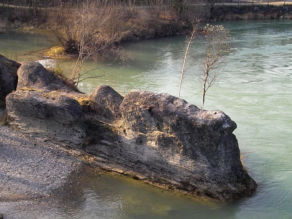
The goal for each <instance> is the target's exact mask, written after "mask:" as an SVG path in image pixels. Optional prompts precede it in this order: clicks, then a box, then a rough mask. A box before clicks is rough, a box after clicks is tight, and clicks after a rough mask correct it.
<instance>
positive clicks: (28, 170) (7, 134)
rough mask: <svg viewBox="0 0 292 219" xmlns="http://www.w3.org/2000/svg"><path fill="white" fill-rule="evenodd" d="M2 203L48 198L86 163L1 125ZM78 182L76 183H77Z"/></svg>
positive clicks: (0, 178) (0, 167)
mask: <svg viewBox="0 0 292 219" xmlns="http://www.w3.org/2000/svg"><path fill="white" fill-rule="evenodd" d="M3 113H4V108H0V117H3ZM0 139H1V141H0V152H1V153H0V175H1V177H0V202H8V201H9V202H10V201H21V200H34V199H43V198H48V197H50V196H52V195H54V193H56V191H57V190H58V189H60V188H62V187H64V186H65V185H66V186H70V184H71V185H72V184H73V181H74V180H72V179H73V178H75V177H76V176H78V174H79V173H80V171H81V170H82V168H84V167H83V165H84V164H83V163H82V161H80V160H78V159H76V158H75V157H73V156H70V155H69V154H68V153H67V152H66V150H64V149H63V148H61V147H59V146H57V145H54V144H49V143H47V142H46V141H45V140H44V141H43V142H40V141H36V140H33V139H30V138H29V137H27V136H26V137H24V136H23V135H21V134H19V133H18V132H17V131H15V130H13V129H11V128H10V127H8V126H7V125H1V126H0ZM74 183H75V182H74Z"/></svg>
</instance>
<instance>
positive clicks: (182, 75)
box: [178, 27, 197, 97]
mask: <svg viewBox="0 0 292 219" xmlns="http://www.w3.org/2000/svg"><path fill="white" fill-rule="evenodd" d="M196 32H197V27H194V28H193V31H192V33H191V36H190V38H189V39H188V43H187V47H186V51H185V55H184V59H183V65H182V69H181V77H180V83H179V89H178V97H180V92H181V86H182V83H183V79H184V78H185V72H186V69H185V66H186V62H187V57H188V53H189V48H190V46H191V43H192V41H193V40H194V37H195V33H196Z"/></svg>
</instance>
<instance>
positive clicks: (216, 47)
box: [199, 24, 231, 110]
mask: <svg viewBox="0 0 292 219" xmlns="http://www.w3.org/2000/svg"><path fill="white" fill-rule="evenodd" d="M203 34H204V36H205V38H206V47H205V56H204V57H205V58H204V61H203V62H202V66H201V71H200V72H199V78H200V79H201V80H202V81H203V94H202V106H201V110H203V109H204V103H205V96H206V92H207V90H208V89H209V88H210V87H211V86H212V85H213V84H214V83H215V82H217V81H218V76H219V74H220V68H222V67H223V66H224V65H225V64H226V63H225V62H224V60H225V57H226V55H227V52H228V51H229V42H230V39H231V38H230V35H229V31H228V29H226V28H225V27H223V26H222V25H214V26H213V25H210V24H207V25H206V26H205V27H204V28H203Z"/></svg>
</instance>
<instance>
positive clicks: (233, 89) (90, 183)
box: [0, 20, 292, 219]
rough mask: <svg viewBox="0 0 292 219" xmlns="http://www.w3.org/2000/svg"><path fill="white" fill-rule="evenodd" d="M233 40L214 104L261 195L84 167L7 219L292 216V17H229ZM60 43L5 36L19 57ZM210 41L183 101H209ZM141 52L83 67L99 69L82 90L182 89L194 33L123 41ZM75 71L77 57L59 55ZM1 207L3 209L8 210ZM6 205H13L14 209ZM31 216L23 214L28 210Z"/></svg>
mask: <svg viewBox="0 0 292 219" xmlns="http://www.w3.org/2000/svg"><path fill="white" fill-rule="evenodd" d="M222 25H224V26H225V27H227V28H228V29H229V30H230V33H231V35H232V37H233V42H232V50H231V52H230V54H229V55H228V56H227V58H226V60H225V61H226V63H227V64H226V66H225V67H224V68H223V69H222V70H221V72H222V73H221V75H220V81H219V82H218V83H217V84H216V85H215V86H213V87H211V88H210V90H208V92H207V99H206V104H205V109H209V110H215V109H216V110H222V111H224V112H225V113H226V114H227V115H229V116H230V117H231V118H232V119H233V120H234V121H235V122H236V123H237V126H238V128H237V129H236V131H235V135H236V136H237V139H238V142H239V147H240V150H241V154H242V160H243V162H244V164H245V166H246V167H247V169H248V171H249V173H250V175H251V176H252V177H253V178H254V179H255V180H256V181H257V182H258V184H259V187H258V190H257V192H256V193H255V194H254V196H252V197H249V198H243V199H241V200H239V201H234V202H220V201H214V200H205V199H202V198H190V197H185V196H183V195H181V194H178V193H175V192H169V191H164V190H161V189H158V188H154V187H152V186H149V185H145V184H143V183H141V182H138V181H135V180H133V179H128V178H125V177H121V176H112V175H110V174H103V175H100V174H97V175H96V174H93V173H92V172H91V171H89V172H88V173H86V174H84V176H83V177H84V179H83V180H81V182H80V185H79V187H78V189H77V190H75V191H74V192H72V193H70V194H68V196H66V197H62V198H60V200H54V201H52V203H46V204H42V207H35V208H33V207H32V206H30V208H28V209H24V208H19V209H13V211H10V213H8V216H9V217H8V218H116V219H142V218H143V219H148V218H157V219H158V218H173V219H178V218H180V219H188V218H190V219H191V218H192V219H193V218H200V219H204V218H206V219H209V218H216V219H217V218H218V219H251V218H255V219H272V218H279V219H291V218H292V130H291V124H292V113H291V111H292V21H286V20H285V21H284V20H282V21H234V22H224V23H222ZM51 45H53V44H52V42H50V41H48V39H47V37H46V36H38V35H30V34H23V33H21V34H19V33H18V34H17V33H14V34H13V33H11V34H1V35H0V53H1V54H3V55H5V56H7V57H8V58H11V59H15V60H17V61H26V60H40V59H45V58H44V57H42V56H41V54H40V53H39V52H32V51H38V50H41V49H45V48H47V47H49V46H51ZM203 45H204V42H203V40H202V39H198V40H197V41H196V42H194V43H193V44H192V47H191V52H190V54H191V55H190V56H189V59H188V67H187V71H186V77H185V79H184V82H183V86H182V98H184V99H186V100H187V101H188V102H191V103H193V104H195V105H198V106H200V104H201V90H202V85H201V83H200V81H198V79H197V75H196V74H197V72H198V71H199V68H198V66H199V64H200V63H201V61H202V60H201V57H202V54H203ZM124 48H125V50H126V51H129V52H131V55H132V57H133V59H132V60H129V61H128V62H127V63H125V64H123V65H120V64H118V63H116V64H112V65H110V66H106V65H105V64H102V63H99V64H98V63H96V62H94V61H89V62H87V63H86V65H85V66H84V69H83V71H86V70H89V69H93V68H97V67H99V68H100V69H99V70H94V71H92V72H90V73H89V75H88V76H95V75H103V74H105V76H104V77H99V78H91V79H88V80H85V81H83V82H82V83H81V84H80V86H79V88H80V89H81V90H82V91H84V92H87V93H89V92H91V91H92V90H93V89H94V88H96V87H97V86H99V85H101V84H108V85H110V86H112V87H113V88H114V89H116V90H117V91H118V92H120V93H122V94H126V93H127V92H128V91H129V90H131V89H140V90H147V91H152V92H167V93H170V94H172V95H175V96H177V94H178V86H179V79H180V71H181V65H182V57H183V53H184V48H185V37H183V36H177V37H170V38H162V39H155V40H146V41H137V42H134V43H128V44H126V45H124ZM50 63H51V64H54V65H58V66H59V67H61V68H62V69H64V71H65V72H67V73H69V72H70V68H71V67H72V66H73V64H74V63H73V61H72V60H61V61H56V62H55V61H54V60H52V61H50ZM9 206H10V205H9V203H2V204H0V212H4V211H7V212H9V211H8V210H7V209H9ZM5 209H6V210H5ZM21 216H22V217H21Z"/></svg>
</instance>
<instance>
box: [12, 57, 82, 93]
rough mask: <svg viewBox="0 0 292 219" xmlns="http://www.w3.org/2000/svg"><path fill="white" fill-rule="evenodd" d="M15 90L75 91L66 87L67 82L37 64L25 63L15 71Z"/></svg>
mask: <svg viewBox="0 0 292 219" xmlns="http://www.w3.org/2000/svg"><path fill="white" fill-rule="evenodd" d="M17 75H18V83H17V90H21V89H24V88H26V89H27V88H30V89H39V90H47V91H53V90H62V91H67V92H73V91H76V90H75V89H73V88H72V87H69V86H68V82H67V81H65V80H63V79H62V78H60V77H58V76H57V75H55V74H54V73H53V72H52V71H49V70H47V69H46V68H44V66H42V65H41V64H40V63H38V62H25V63H23V64H22V65H21V66H20V68H19V69H18V71H17Z"/></svg>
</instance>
